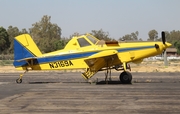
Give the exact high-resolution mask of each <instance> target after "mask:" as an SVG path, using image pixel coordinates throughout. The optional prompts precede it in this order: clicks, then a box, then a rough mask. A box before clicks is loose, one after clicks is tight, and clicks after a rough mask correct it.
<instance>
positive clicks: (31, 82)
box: [29, 82, 61, 84]
mask: <svg viewBox="0 0 180 114" xmlns="http://www.w3.org/2000/svg"><path fill="white" fill-rule="evenodd" d="M49 83H61V82H29V84H49Z"/></svg>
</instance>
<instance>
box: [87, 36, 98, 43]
mask: <svg viewBox="0 0 180 114" xmlns="http://www.w3.org/2000/svg"><path fill="white" fill-rule="evenodd" d="M87 38H88V39H89V40H90V41H91V42H92V43H93V44H96V42H97V41H98V39H96V38H94V37H92V36H90V35H87Z"/></svg>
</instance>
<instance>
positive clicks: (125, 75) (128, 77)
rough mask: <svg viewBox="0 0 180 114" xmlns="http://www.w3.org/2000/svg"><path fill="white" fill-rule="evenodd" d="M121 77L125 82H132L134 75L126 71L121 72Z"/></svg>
mask: <svg viewBox="0 0 180 114" xmlns="http://www.w3.org/2000/svg"><path fill="white" fill-rule="evenodd" d="M119 79H120V81H121V82H122V83H123V84H130V83H131V80H132V75H131V73H130V72H127V71H124V72H122V73H121V74H120V76H119Z"/></svg>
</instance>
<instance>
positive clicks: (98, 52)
mask: <svg viewBox="0 0 180 114" xmlns="http://www.w3.org/2000/svg"><path fill="white" fill-rule="evenodd" d="M161 35H162V41H157V42H154V41H152V42H142V41H141V42H118V41H104V40H99V39H97V38H95V37H94V36H93V35H91V34H88V33H87V34H84V35H79V36H74V37H73V38H72V39H71V40H70V41H69V42H68V43H67V45H66V46H65V47H64V49H61V50H57V51H53V52H49V53H44V54H42V53H41V51H40V50H39V48H38V47H37V45H36V44H35V42H34V41H33V39H32V38H31V36H30V35H29V34H22V35H19V36H17V37H15V38H14V62H13V65H14V66H15V68H16V69H17V70H24V71H25V72H24V73H22V74H20V76H19V78H18V79H17V80H16V82H17V83H22V77H23V75H24V74H25V73H26V72H27V71H30V70H65V69H71V70H72V69H84V72H83V73H82V77H83V78H84V79H85V80H88V79H90V78H91V77H92V76H94V75H95V74H96V73H97V72H99V71H104V70H105V71H106V73H105V80H106V81H107V79H108V76H109V75H111V69H115V70H117V71H120V70H121V71H122V73H121V74H120V75H119V79H120V82H121V83H122V84H128V83H131V81H132V74H131V73H130V71H131V67H130V65H129V63H131V62H133V63H141V62H142V61H143V59H144V58H147V57H151V56H156V55H159V54H162V53H163V52H164V50H166V48H168V47H170V46H171V44H170V43H168V42H166V39H165V32H162V34H161Z"/></svg>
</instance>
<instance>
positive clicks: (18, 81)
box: [16, 70, 28, 84]
mask: <svg viewBox="0 0 180 114" xmlns="http://www.w3.org/2000/svg"><path fill="white" fill-rule="evenodd" d="M27 71H28V70H26V71H25V72H24V73H23V74H20V76H19V78H18V79H16V83H18V84H20V83H22V77H23V75H24V74H25V73H26V72H27Z"/></svg>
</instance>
